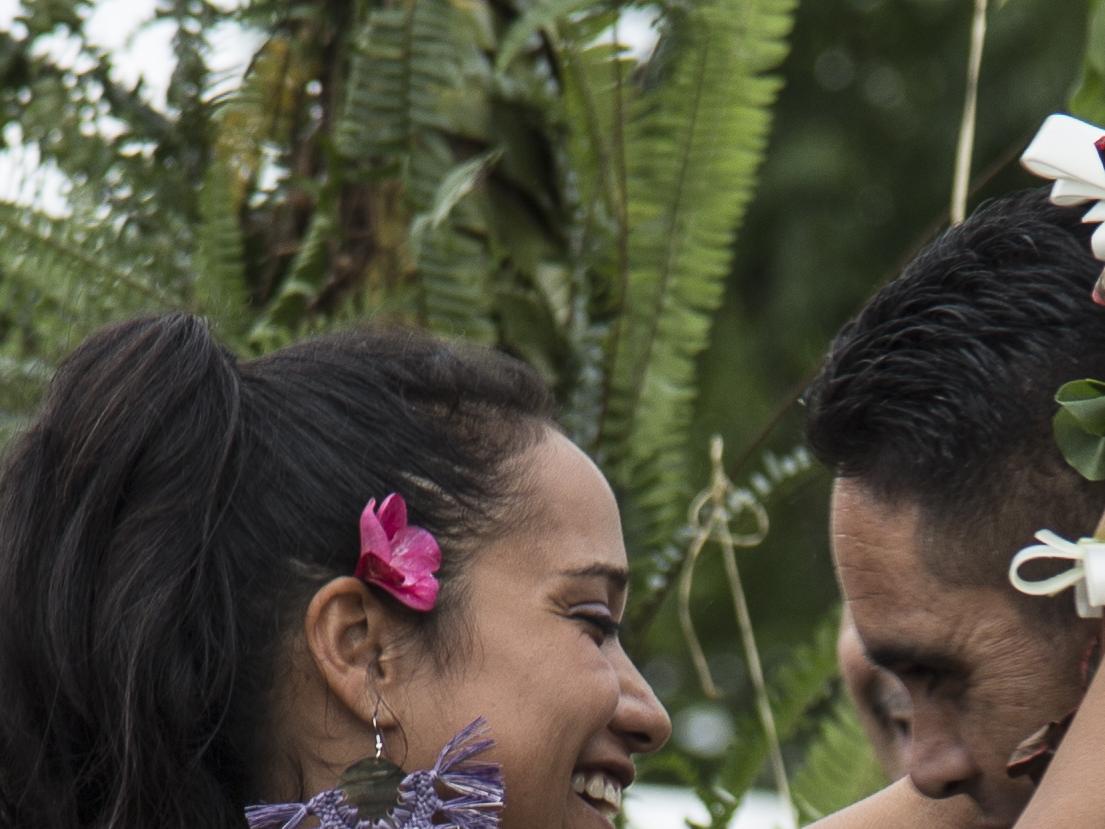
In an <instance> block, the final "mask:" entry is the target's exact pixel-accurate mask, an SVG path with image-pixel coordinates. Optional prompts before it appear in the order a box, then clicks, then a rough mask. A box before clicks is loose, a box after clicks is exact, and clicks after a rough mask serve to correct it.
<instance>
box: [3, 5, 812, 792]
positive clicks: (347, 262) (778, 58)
mask: <svg viewBox="0 0 1105 829" xmlns="http://www.w3.org/2000/svg"><path fill="white" fill-rule="evenodd" d="M795 6H796V0H696V2H684V1H683V0H668V2H664V3H632V2H623V1H622V0H611V1H610V2H587V3H584V2H578V0H576V1H574V2H573V1H572V0H567V1H566V0H497V1H496V2H492V0H401V1H398V0H397V1H396V2H385V1H384V0H375V1H374V2H370V0H357V2H339V0H328V2H296V0H254V2H249V3H245V4H244V5H242V6H241V7H240V8H238V9H237V10H235V11H232V12H231V11H225V10H222V9H221V8H220V7H219V6H217V5H215V4H213V3H208V2H204V0H161V2H160V3H159V4H158V12H157V19H158V20H159V21H161V22H164V23H167V24H171V25H172V26H173V27H174V28H173V30H174V31H175V32H176V34H175V37H174V40H173V51H174V58H175V64H176V68H175V70H174V72H173V75H172V78H171V80H170V83H169V88H168V92H167V96H166V102H165V105H164V106H155V105H154V104H151V103H150V101H149V100H148V97H147V96H146V95H145V94H144V91H143V90H142V89H141V87H140V86H136V87H133V88H130V87H127V86H124V85H122V84H120V83H119V82H118V80H117V79H116V78H117V76H116V74H115V73H114V72H113V69H112V64H111V56H110V55H108V54H106V53H104V52H103V51H101V50H99V49H98V48H97V47H95V46H94V45H92V43H91V41H90V40H89V37H88V33H87V31H86V22H87V19H88V5H87V4H86V3H83V2H79V0H70V2H64V0H54V1H53V2H50V3H35V4H33V5H32V6H31V7H29V8H28V9H27V10H26V11H25V13H24V14H23V15H22V17H21V18H20V19H19V20H18V24H19V27H20V29H21V31H19V32H17V31H16V30H14V29H13V30H12V31H9V32H6V33H0V128H8V127H9V126H17V127H18V130H19V138H20V140H21V141H23V142H26V143H30V144H34V145H36V146H37V147H38V148H39V150H40V152H41V155H42V158H43V159H44V160H45V161H46V162H47V163H51V164H53V165H55V166H56V167H57V169H59V170H60V171H61V172H62V173H64V174H65V175H66V176H67V178H68V180H69V181H70V182H71V185H72V189H71V192H70V194H69V199H68V204H67V205H66V210H65V211H64V213H63V215H60V216H59V215H47V214H46V213H44V212H43V211H42V210H41V209H40V208H37V207H34V206H31V207H28V206H25V205H19V204H16V203H6V204H3V205H0V290H2V291H3V292H4V295H3V305H2V308H3V311H2V312H0V371H3V372H4V380H5V381H6V382H4V383H3V391H2V392H0V395H2V397H0V411H2V413H3V418H2V420H0V424H2V425H3V426H5V427H6V428H8V429H9V430H10V429H11V428H14V427H16V426H17V424H18V422H19V419H20V418H21V417H22V416H23V415H25V414H26V413H27V412H28V411H30V410H31V409H32V408H33V405H34V403H35V400H36V399H37V397H38V394H39V392H40V390H41V388H42V382H43V378H44V377H45V376H47V374H48V371H49V366H50V365H52V364H53V363H55V362H56V361H57V360H58V359H59V358H60V357H61V356H62V355H63V354H64V353H65V352H66V350H67V349H68V348H69V347H71V346H72V345H73V344H75V343H76V342H78V341H79V340H80V339H81V338H83V337H84V336H85V335H86V334H87V333H89V332H90V331H91V330H93V329H94V328H96V327H98V326H100V325H102V324H104V323H106V322H109V321H111V320H113V319H117V318H120V317H123V316H130V315H133V314H136V313H140V312H143V311H156V310H160V309H165V308H174V307H185V308H188V309H190V310H192V311H194V312H196V313H200V314H203V315H206V316H207V317H209V318H210V319H211V320H212V322H213V324H214V325H215V327H216V329H217V330H218V331H219V333H220V335H221V336H222V337H223V339H225V340H226V341H228V342H229V343H230V344H231V345H232V346H234V347H235V348H236V349H238V350H239V351H241V352H243V353H246V354H258V353H263V352H265V351H267V350H270V349H272V348H275V347H278V346H280V345H282V344H285V343H287V342H290V341H292V340H294V339H296V338H299V337H303V336H307V335H310V334H311V333H313V332H317V331H322V330H326V329H329V328H332V327H335V326H342V325H346V324H348V323H350V322H351V321H355V320H359V319H366V318H372V319H377V320H386V321H390V322H398V323H407V324H415V325H420V326H425V327H427V328H429V329H431V330H433V331H436V332H438V333H440V334H442V335H444V336H458V337H465V338H467V339H471V340H476V341H479V342H483V343H487V344H490V345H494V346H496V347H498V348H501V349H503V350H505V351H508V352H510V353H513V354H516V355H518V356H520V357H521V358H523V359H525V360H527V361H529V362H530V363H531V364H532V365H534V366H535V367H537V368H538V370H540V371H541V372H542V373H543V374H544V375H545V376H546V377H547V379H548V380H549V382H550V383H551V384H552V385H553V387H554V388H555V389H556V391H557V394H558V396H559V398H560V399H561V400H562V401H563V403H564V411H565V416H564V421H565V425H566V427H567V428H568V430H569V432H570V434H571V435H572V437H573V438H574V439H575V440H576V441H577V442H579V443H580V444H581V445H582V446H583V447H584V448H586V449H587V450H588V451H589V452H590V453H591V454H592V455H593V456H594V457H595V458H596V459H597V460H598V461H599V463H600V464H601V465H602V466H603V468H604V470H605V472H606V473H607V476H608V477H609V479H610V480H611V483H612V485H613V486H614V488H615V490H616V492H617V493H618V496H619V500H620V503H621V504H622V507H623V514H624V519H625V530H626V534H627V541H628V544H629V547H630V549H632V550H634V556H633V576H634V596H635V597H636V599H635V603H634V605H633V607H632V608H631V609H630V612H629V623H628V627H629V628H630V629H632V630H635V631H644V630H645V629H646V628H647V625H648V622H649V621H650V619H651V618H652V616H653V615H654V614H655V612H656V609H657V607H658V605H659V601H660V598H662V596H663V595H664V594H665V592H666V591H667V589H668V587H669V581H670V580H669V578H668V576H669V575H670V574H671V573H672V572H673V571H674V570H675V569H676V568H677V566H678V563H679V559H680V556H681V546H682V543H681V536H680V533H681V532H682V531H683V529H684V528H683V524H684V515H685V512H686V509H685V505H686V504H687V502H688V500H689V499H690V496H691V495H692V494H693V492H694V490H695V488H696V487H695V486H694V480H693V474H692V468H693V453H695V452H698V451H701V447H700V445H699V441H698V440H697V439H696V438H695V437H694V433H693V431H692V429H691V421H692V417H693V414H694V406H695V401H696V395H697V377H696V370H697V359H698V357H699V356H700V354H701V353H702V352H703V350H704V349H705V348H706V346H707V344H708V342H709V338H710V333H711V326H712V323H713V320H714V317H715V312H716V310H717V307H718V305H719V303H720V301H721V297H722V292H723V285H724V281H725V279H726V277H727V275H728V273H729V271H730V267H731V260H732V252H733V245H734V240H735V235H736V232H737V229H738V228H739V226H740V224H741V221H742V218H743V216H744V212H745V209H746V207H747V205H748V203H749V201H750V199H751V197H752V194H753V191H754V185H755V181H756V177H757V172H758V169H759V167H760V165H761V162H762V160H763V157H764V153H765V149H766V146H767V140H768V133H769V128H770V121H771V117H770V113H771V106H772V104H773V103H774V101H775V98H776V96H777V94H778V92H779V90H780V87H781V82H780V80H779V78H778V76H777V75H775V74H773V72H774V70H776V69H777V68H778V67H779V65H780V64H781V63H782V61H783V59H784V57H785V56H786V54H787V37H788V35H789V32H790V29H791V26H792V20H793V12H794V9H795ZM631 11H636V12H638V13H641V12H644V13H647V14H649V15H651V16H652V17H654V19H655V24H654V25H655V28H656V30H657V36H658V37H657V43H656V45H655V49H654V50H653V51H652V52H651V53H650V54H648V55H647V56H644V57H641V58H635V57H633V56H632V55H631V54H630V53H629V52H628V51H627V50H626V48H625V47H624V46H623V45H622V42H621V41H622V38H621V37H620V27H621V26H622V25H623V21H624V19H625V17H624V15H625V14H626V13H627V12H631ZM226 22H232V23H234V24H236V25H239V26H243V27H245V28H246V29H248V30H249V31H251V32H252V33H254V34H255V35H256V36H257V37H258V38H259V46H258V48H257V50H256V52H255V54H254V55H253V57H252V60H251V62H250V65H249V68H248V71H247V72H246V73H245V75H244V77H243V78H242V79H241V81H240V83H237V84H236V85H234V86H233V88H231V89H230V90H229V91H222V92H220V93H218V94H213V92H212V89H213V88H215V87H217V86H218V83H219V80H220V79H218V78H216V77H214V76H213V74H212V72H211V71H210V70H209V68H208V65H207V60H208V54H207V51H206V46H205V43H206V40H205V38H206V33H207V32H209V31H211V29H212V28H214V27H217V26H218V25H220V24H223V23H226ZM59 37H62V38H67V39H70V40H72V41H74V42H75V43H76V46H77V49H78V51H79V53H80V59H78V60H77V61H75V62H72V63H67V64H65V65H61V64H59V63H57V62H55V61H54V60H53V59H52V58H51V57H50V56H49V55H50V52H49V50H42V49H40V48H38V46H39V45H40V42H42V41H44V40H48V39H50V38H55V39H56V38H59ZM831 673H832V671H831V670H828V671H827V672H826V675H825V677H821V678H820V679H821V681H822V683H823V681H824V679H825V678H826V677H828V676H829V675H831ZM785 676H786V674H784V677H785ZM785 690H786V689H785ZM787 693H788V695H789V690H787ZM788 700H789V696H788ZM787 704H791V703H790V702H789V701H788V703H787ZM792 725H793V724H792ZM762 744H764V743H763V741H762V739H761V740H760V741H759V743H757V744H756V745H762ZM745 756H751V755H748V754H746V755H745ZM751 780H752V775H748V777H747V780H746V781H745V783H744V786H743V787H742V788H737V787H733V786H731V785H729V784H728V783H726V784H725V788H726V789H727V794H726V796H725V797H726V798H727V799H728V801H731V803H732V804H735V803H736V800H737V799H738V798H739V796H740V794H741V793H742V791H743V788H746V787H747V784H749V783H751ZM689 782H691V783H692V784H693V785H695V786H696V787H697V788H698V789H700V790H702V791H707V790H709V789H711V788H712V789H713V790H715V791H720V789H718V786H717V784H716V781H714V779H713V770H711V769H709V768H707V767H705V766H695V767H694V773H693V774H692V775H691V777H690V780H689ZM726 808H728V807H726ZM731 812H732V810H731V809H730V810H729V813H730V814H731Z"/></svg>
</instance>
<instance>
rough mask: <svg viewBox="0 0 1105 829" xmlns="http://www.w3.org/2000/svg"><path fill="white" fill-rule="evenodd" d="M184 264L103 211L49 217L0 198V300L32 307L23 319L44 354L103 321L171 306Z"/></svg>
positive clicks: (49, 357)
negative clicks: (147, 245)
mask: <svg viewBox="0 0 1105 829" xmlns="http://www.w3.org/2000/svg"><path fill="white" fill-rule="evenodd" d="M186 264H187V263H186V262H182V261H180V260H179V259H178V260H175V261H174V260H171V259H167V258H163V257H161V256H160V254H159V253H157V252H154V251H153V250H152V249H150V250H147V249H144V248H143V247H142V246H141V245H140V244H137V243H136V242H135V241H134V240H133V239H131V238H129V237H128V235H127V233H126V228H125V225H123V224H121V223H116V222H113V221H112V220H111V218H110V217H109V219H107V220H100V221H97V222H91V221H86V220H83V219H81V218H76V217H67V218H54V217H50V216H46V215H44V214H42V213H39V212H37V211H35V210H33V209H31V208H27V207H23V206H21V205H16V204H11V203H8V202H0V272H2V273H3V274H4V278H3V280H0V290H2V291H3V294H4V307H5V308H20V307H22V308H33V309H34V315H33V318H32V319H29V320H27V321H25V324H26V326H27V328H28V330H31V329H33V332H34V334H33V336H32V339H35V340H39V341H41V342H43V343H48V344H50V346H51V347H52V348H53V349H54V350H53V351H50V352H49V353H46V352H44V353H43V354H42V356H43V357H44V358H45V359H47V360H52V359H53V358H55V357H56V356H58V355H59V354H60V353H61V352H63V351H64V350H66V349H67V347H68V345H69V343H70V342H72V341H74V340H75V339H79V338H80V337H81V336H83V335H84V334H85V333H88V332H90V331H92V330H94V329H95V328H96V327H98V326H100V325H103V324H104V323H106V322H109V321H111V320H114V319H119V318H120V317H123V316H128V315H133V314H135V313H139V312H141V311H146V310H161V309H166V308H173V307H179V306H180V305H181V304H182V301H181V300H182V295H181V293H180V290H179V289H180V286H181V283H182V282H183V281H184V279H183V277H182V272H183V271H184V268H185V267H186ZM155 274H156V275H157V276H158V277H160V278H161V279H162V280H163V281H161V282H159V281H156V280H155V276H154V275H155Z"/></svg>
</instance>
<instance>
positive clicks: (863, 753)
mask: <svg viewBox="0 0 1105 829" xmlns="http://www.w3.org/2000/svg"><path fill="white" fill-rule="evenodd" d="M819 726H820V728H819V730H818V733H817V736H816V738H815V739H814V741H813V743H812V744H811V745H810V747H809V749H808V750H807V751H806V759H805V762H804V763H803V765H802V767H801V768H800V769H799V770H798V772H797V773H796V774H795V775H794V777H793V779H792V781H791V793H792V795H793V796H794V801H795V805H796V806H797V807H798V813H799V815H800V817H801V819H802V820H803V821H804V822H812V821H815V820H819V819H820V818H822V817H824V816H825V815H827V814H831V813H832V812H836V811H839V810H840V809H843V808H844V807H845V806H848V805H850V804H852V803H855V802H856V801H857V800H862V799H863V798H865V797H867V796H868V795H870V794H874V793H875V792H876V791H878V790H879V789H881V788H882V787H883V786H885V785H886V784H887V783H888V782H889V781H887V779H886V775H884V774H883V772H882V769H881V768H880V767H879V764H878V760H876V758H875V753H874V751H873V750H872V748H871V742H870V740H868V738H867V734H866V733H865V732H864V730H863V727H862V726H861V725H860V723H859V719H858V718H857V716H856V711H855V708H854V707H853V706H852V702H851V700H850V699H848V698H847V697H846V696H844V695H841V696H840V698H839V699H838V700H837V701H836V703H835V704H834V705H833V708H832V712H831V713H830V714H828V715H826V716H824V717H821V718H820V720H819Z"/></svg>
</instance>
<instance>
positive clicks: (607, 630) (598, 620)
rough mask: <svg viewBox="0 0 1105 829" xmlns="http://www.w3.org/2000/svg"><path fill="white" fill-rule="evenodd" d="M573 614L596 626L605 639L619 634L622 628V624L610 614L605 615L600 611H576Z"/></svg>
mask: <svg viewBox="0 0 1105 829" xmlns="http://www.w3.org/2000/svg"><path fill="white" fill-rule="evenodd" d="M573 615H574V616H575V618H577V619H581V620H582V621H584V622H586V623H587V624H589V625H592V626H594V627H595V628H596V629H597V630H598V631H600V632H601V633H602V635H603V638H605V639H610V638H613V637H615V636H617V635H618V632H619V631H620V630H621V629H622V626H621V625H620V624H619V623H618V622H615V621H614V620H613V619H611V618H610V617H609V616H603V615H600V614H598V613H575V614H573Z"/></svg>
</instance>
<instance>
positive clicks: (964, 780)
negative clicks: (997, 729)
mask: <svg viewBox="0 0 1105 829" xmlns="http://www.w3.org/2000/svg"><path fill="white" fill-rule="evenodd" d="M978 774H979V769H978V767H977V766H976V765H975V762H974V760H973V759H972V757H971V753H970V751H969V750H968V748H967V746H966V745H965V744H964V742H963V740H962V739H961V737H960V735H959V732H958V729H957V728H956V722H955V719H954V717H953V716H950V715H949V712H946V711H942V710H940V707H939V706H931V705H926V706H921V707H917V706H915V708H914V720H913V742H912V744H911V745H910V750H909V778H910V780H912V781H913V785H914V786H915V787H916V788H917V791H919V792H920V793H921V794H923V795H924V796H925V797H931V798H944V797H952V796H953V795H957V794H962V793H964V792H965V791H967V789H968V786H969V784H970V781H971V780H973V779H974V778H975V777H976V776H977V775H978Z"/></svg>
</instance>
